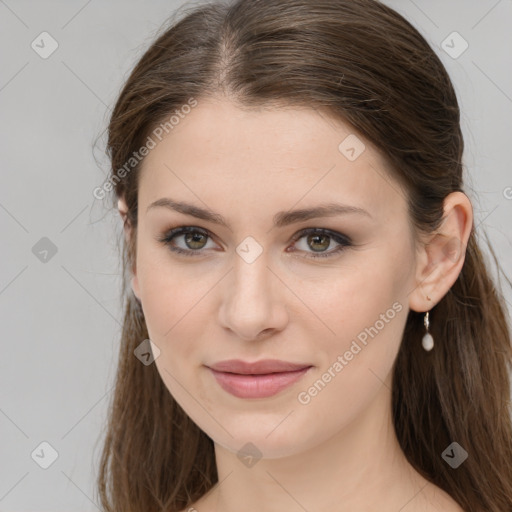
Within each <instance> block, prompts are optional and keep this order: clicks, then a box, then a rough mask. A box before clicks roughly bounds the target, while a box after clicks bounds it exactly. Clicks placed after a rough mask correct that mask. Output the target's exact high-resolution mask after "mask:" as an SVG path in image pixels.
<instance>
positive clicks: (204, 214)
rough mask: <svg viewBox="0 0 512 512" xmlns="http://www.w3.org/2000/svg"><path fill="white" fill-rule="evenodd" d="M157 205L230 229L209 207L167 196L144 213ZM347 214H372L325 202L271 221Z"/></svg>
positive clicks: (280, 222) (285, 222)
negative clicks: (201, 206)
mask: <svg viewBox="0 0 512 512" xmlns="http://www.w3.org/2000/svg"><path fill="white" fill-rule="evenodd" d="M157 207H164V208H168V209H170V210H174V211H176V212H178V213H183V214H185V215H190V216H192V217H196V218H198V219H202V220H205V221H208V222H212V223H213V224H218V225H220V226H224V227H226V228H228V229H231V228H230V226H229V223H228V222H227V221H226V220H225V219H224V217H223V216H222V215H220V214H219V213H215V212H213V211H211V210H209V209H205V208H200V207H199V206H195V205H193V204H189V203H185V202H182V201H174V200H173V199H171V198H169V197H162V198H161V199H157V200H156V201H155V202H153V203H151V204H150V205H149V206H148V208H147V209H146V213H147V212H148V211H149V210H150V209H152V208H157ZM347 214H359V215H364V216H367V217H369V218H372V216H371V215H370V214H369V213H368V212H367V211H366V210H364V209H363V208H359V207H358V206H351V205H346V204H339V203H325V204H320V205H318V206H315V207H313V208H302V209H299V210H288V211H280V212H278V213H276V214H275V215H274V218H273V221H274V226H275V227H278V228H281V227H284V226H288V225H290V224H294V223H298V222H301V221H305V220H309V219H315V218H319V217H335V216H337V215H347Z"/></svg>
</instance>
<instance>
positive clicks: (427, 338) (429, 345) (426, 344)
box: [421, 311, 434, 352]
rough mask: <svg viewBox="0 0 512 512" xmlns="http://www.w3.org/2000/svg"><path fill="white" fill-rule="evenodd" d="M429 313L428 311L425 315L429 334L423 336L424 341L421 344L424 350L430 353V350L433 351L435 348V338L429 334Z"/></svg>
mask: <svg viewBox="0 0 512 512" xmlns="http://www.w3.org/2000/svg"><path fill="white" fill-rule="evenodd" d="M428 313H429V312H428V311H427V312H426V313H425V319H424V321H423V323H424V324H425V329H426V330H427V332H426V333H425V335H424V336H423V339H422V340H421V344H422V345H423V348H424V349H425V350H426V351H427V352H429V351H430V350H432V349H433V348H434V338H432V334H430V333H429V332H428V326H429V321H428Z"/></svg>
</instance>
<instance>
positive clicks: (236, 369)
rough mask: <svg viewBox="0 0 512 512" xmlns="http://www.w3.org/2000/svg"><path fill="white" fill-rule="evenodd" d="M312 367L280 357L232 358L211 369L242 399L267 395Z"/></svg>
mask: <svg viewBox="0 0 512 512" xmlns="http://www.w3.org/2000/svg"><path fill="white" fill-rule="evenodd" d="M311 367H312V365H309V364H300V363H291V362H288V361H279V360H276V359H266V360H263V361H257V362H254V363H249V362H246V361H241V360H239V359H232V360H229V361H221V362H219V363H215V364H212V365H211V366H209V367H208V368H209V369H210V370H211V372H212V374H213V376H214V377H215V379H216V381H217V382H218V384H219V385H220V386H221V387H222V389H224V390H225V391H227V392H228V393H230V394H232V395H234V396H236V397H239V398H266V397H270V396H273V395H275V394H277V393H279V392H280V391H282V390H283V389H285V388H287V387H288V386H291V385H292V384H294V383H295V382H297V381H298V380H299V379H300V378H301V377H302V376H303V375H304V374H305V373H306V372H307V371H308V370H309V368H311Z"/></svg>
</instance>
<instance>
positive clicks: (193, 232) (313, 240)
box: [158, 226, 353, 259]
mask: <svg viewBox="0 0 512 512" xmlns="http://www.w3.org/2000/svg"><path fill="white" fill-rule="evenodd" d="M179 237H184V243H185V245H187V244H191V245H192V246H193V245H194V244H199V245H201V244H202V243H203V242H206V241H208V240H211V239H212V234H211V233H210V232H209V231H208V230H205V229H203V228H200V227H197V226H180V227H177V228H174V229H171V230H170V231H168V232H166V233H165V234H164V235H163V236H161V237H158V241H159V242H161V243H163V244H164V245H166V246H167V247H168V248H169V250H170V251H171V252H173V253H176V254H179V255H182V256H189V257H197V256H204V254H205V252H206V250H207V249H204V246H201V247H199V248H196V249H189V248H183V247H177V246H176V245H175V240H176V239H178V238H179ZM302 238H306V242H305V244H306V247H307V248H309V245H308V244H313V245H315V244H316V245H318V244H319V245H322V244H324V245H325V243H326V241H327V246H328V247H329V246H331V242H332V241H334V242H335V243H337V244H338V245H337V246H336V247H335V248H334V249H332V250H330V251H314V250H312V251H311V252H309V251H308V250H305V249H299V250H297V249H296V248H294V249H292V250H291V251H288V250H287V252H303V253H305V254H307V255H306V256H304V258H306V259H307V258H310V259H318V258H332V257H335V256H338V255H339V254H340V253H341V252H343V251H344V250H345V249H346V248H347V247H351V246H352V245H353V244H352V241H351V239H350V237H348V236H346V235H344V234H342V233H338V232H336V231H332V230H330V229H324V228H306V229H302V230H301V231H299V232H298V233H297V234H295V235H294V236H293V237H292V242H293V244H294V245H295V244H296V243H297V242H298V241H300V240H301V239H302Z"/></svg>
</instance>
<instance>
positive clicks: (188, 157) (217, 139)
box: [139, 99, 405, 216]
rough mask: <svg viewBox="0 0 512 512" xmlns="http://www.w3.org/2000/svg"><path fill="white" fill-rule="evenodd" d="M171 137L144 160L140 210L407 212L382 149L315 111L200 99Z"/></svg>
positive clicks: (350, 128) (270, 213) (343, 124)
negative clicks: (317, 206) (152, 206)
mask: <svg viewBox="0 0 512 512" xmlns="http://www.w3.org/2000/svg"><path fill="white" fill-rule="evenodd" d="M176 119H178V118H176ZM168 132H169V133H168V134H165V133H164V136H163V137H162V140H161V141H158V140H155V142H157V144H156V147H155V148H154V149H152V150H151V151H150V152H149V154H148V155H147V156H146V157H145V160H144V161H143V165H142V175H141V180H140V190H139V202H140V203H141V204H146V205H147V204H149V203H150V202H152V201H155V200H157V199H159V198H161V197H164V196H165V195H166V193H168V195H170V196H172V197H176V196H178V197H179V198H180V199H183V200H194V199H195V200H196V202H197V199H198V198H200V199H201V200H203V201H205V202H207V203H208V205H209V206H212V207H213V205H211V204H210V203H214V204H215V206H219V208H220V207H222V206H223V205H226V204H234V203H237V204H239V203H244V204H246V205H249V204H252V203H254V202H257V203H259V204H260V205H261V206H262V207H264V206H265V205H268V206H269V208H272V205H273V204H277V203H276V201H277V202H278V203H279V206H280V207H283V206H284V207H288V208H291V207H292V206H293V205H295V204H296V203H298V202H299V201H300V204H298V205H297V206H308V205H310V204H313V203H315V202H318V201H320V200H321V201H323V202H325V201H330V200H332V201H338V202H346V203H347V204H353V205H354V206H360V207H363V208H365V209H368V210H369V211H371V212H373V213H374V214H376V215H377V216H378V215H382V214H384V213H386V214H389V212H390V209H393V206H395V207H396V208H398V209H400V210H401V211H403V209H404V205H405V201H404V198H403V194H401V190H400V188H399V186H398V184H397V183H396V182H394V181H393V180H392V178H391V176H390V175H389V173H388V172H387V170H386V167H385V162H384V160H383V159H382V157H381V156H380V153H379V152H378V150H377V149H376V148H375V147H374V146H373V145H372V144H370V143H369V142H368V141H367V140H365V139H363V138H362V137H361V136H360V135H358V134H356V133H355V131H354V129H353V128H352V127H351V126H350V125H349V124H347V123H344V122H342V121H339V120H335V119H333V118H332V117H330V116H328V115H327V114H325V113H323V112H319V111H317V110H314V109H309V108H296V107H293V108H292V107H289V108H273V109H271V108H264V109H250V110H249V109H245V108H244V109H242V108H239V107H238V106H236V105H235V104H234V103H232V102H230V101H228V100H210V99H208V100H200V101H198V103H197V105H196V106H195V107H193V108H191V110H190V112H189V113H187V114H182V116H180V118H179V122H177V123H176V124H174V125H173V127H172V129H169V128H168ZM347 145H348V146H350V147H348V146H347ZM351 148H354V151H351V152H350V151H349V152H348V153H347V149H349V150H350V149H351ZM354 155H355V156H356V158H355V159H354ZM349 157H350V158H349ZM184 196H186V198H185V197H184ZM394 196H398V197H394ZM207 199H208V201H207ZM216 209H217V210H218V208H216ZM274 209H276V208H272V210H274ZM268 213H269V216H271V215H272V214H273V211H269V212H268ZM373 213H372V214H373Z"/></svg>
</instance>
